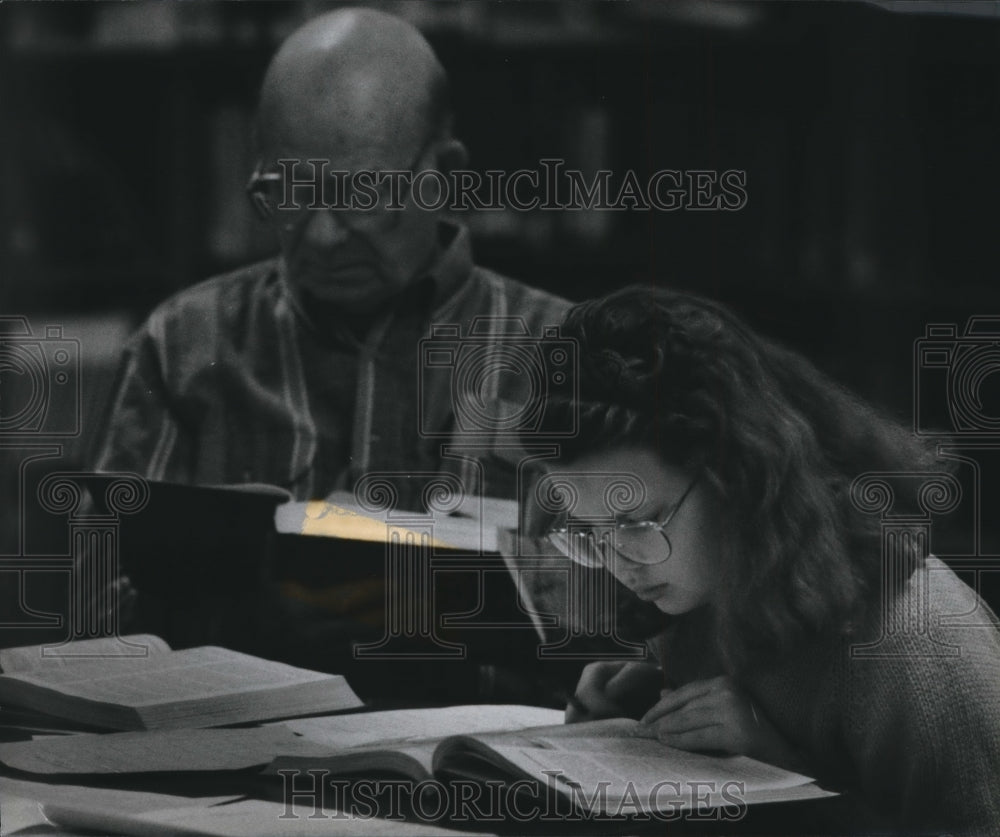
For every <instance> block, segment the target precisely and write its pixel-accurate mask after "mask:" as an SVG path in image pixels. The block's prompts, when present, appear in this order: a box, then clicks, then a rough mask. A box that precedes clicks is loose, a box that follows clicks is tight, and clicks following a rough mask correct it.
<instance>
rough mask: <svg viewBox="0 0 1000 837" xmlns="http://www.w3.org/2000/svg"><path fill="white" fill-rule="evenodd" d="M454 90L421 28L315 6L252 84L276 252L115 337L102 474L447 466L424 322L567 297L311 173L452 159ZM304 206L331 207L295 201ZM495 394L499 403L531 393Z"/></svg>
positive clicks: (410, 204) (203, 477) (239, 477)
mask: <svg viewBox="0 0 1000 837" xmlns="http://www.w3.org/2000/svg"><path fill="white" fill-rule="evenodd" d="M447 87H448V85H447V78H446V76H445V73H444V70H443V69H442V67H441V65H440V64H439V63H438V61H437V58H436V57H435V55H434V53H433V51H432V50H431V48H430V46H429V45H428V44H427V42H426V41H425V40H424V39H423V37H422V36H421V35H420V34H419V33H418V32H417V31H416V30H415V29H413V28H412V27H411V26H410V25H408V24H407V23H405V22H403V21H401V20H399V19H397V18H394V17H391V16H388V15H386V14H383V13H380V12H376V11H373V10H363V9H345V10H339V11H336V12H333V13H330V14H327V15H324V16H322V17H318V18H316V19H314V20H312V21H311V22H309V23H307V24H306V25H305V26H303V27H302V28H301V29H299V30H298V31H297V32H295V33H294V34H293V35H292V36H291V37H290V38H289V39H288V40H287V41H286V42H285V43H284V45H283V46H282V47H281V49H280V50H279V52H278V53H277V55H276V56H275V58H274V59H273V61H272V62H271V65H270V67H269V68H268V71H267V74H266V77H265V80H264V84H263V89H262V92H261V97H260V107H259V113H258V127H257V140H258V144H259V161H258V165H257V168H256V170H255V171H254V174H253V177H252V178H251V182H250V186H249V190H250V193H251V197H252V198H253V200H254V204H255V206H256V207H257V208H258V210H259V211H260V212H261V214H262V215H263V216H265V217H266V218H267V219H268V220H269V222H270V223H272V224H273V225H274V228H275V231H276V233H277V236H278V240H279V242H280V248H281V255H280V257H279V258H277V259H274V260H270V261H266V262H263V263H261V264H255V265H252V266H249V267H246V268H244V269H241V270H237V271H236V272H234V273H230V274H228V275H225V276H221V277H216V278H214V279H210V280H208V281H207V282H205V283H202V284H200V285H197V286H195V287H193V288H190V289H188V290H186V291H183V292H182V293H180V294H178V295H176V296H175V297H173V298H172V299H170V300H168V301H167V302H166V303H164V304H163V305H162V306H161V307H160V308H158V309H157V310H156V311H155V312H154V313H153V314H152V316H151V317H150V318H149V320H148V321H147V322H146V323H145V325H144V326H143V327H142V328H141V329H140V330H139V332H138V333H137V334H136V335H135V336H134V338H133V339H132V341H131V343H130V345H129V347H128V350H127V354H126V358H125V363H124V367H123V370H122V373H121V378H120V381H119V385H118V387H117V390H116V393H115V396H114V401H113V411H112V416H111V420H110V424H109V426H108V428H107V430H106V435H105V438H104V440H103V444H102V445H101V446H100V448H99V455H98V458H97V463H96V464H97V467H98V468H99V469H101V470H126V471H136V472H138V473H141V474H143V475H144V476H146V477H148V478H151V479H156V480H167V481H172V482H189V483H197V484H223V483H245V482H266V483H271V484H275V485H279V486H282V487H284V488H287V489H289V490H290V491H291V492H292V494H293V495H294V496H295V497H296V498H297V499H315V498H322V497H324V496H326V495H327V494H329V493H330V492H331V491H333V490H337V489H347V490H350V489H351V488H352V487H353V486H354V484H355V483H356V481H357V479H358V478H359V477H361V476H362V475H364V474H366V473H371V472H377V471H401V470H411V471H414V472H418V471H420V472H427V471H435V470H438V469H440V468H442V467H445V468H448V469H451V470H454V469H455V468H454V463H449V462H443V461H442V455H441V453H440V450H441V444H442V441H448V438H447V436H448V432H449V429H451V428H454V429H455V430H456V432H458V431H460V430H461V428H459V427H457V426H456V422H455V416H454V410H453V406H454V405H453V404H452V403H451V401H452V391H451V389H450V386H449V383H450V382H449V380H448V377H447V375H435V376H432V377H428V376H424V375H423V374H422V372H423V369H422V366H421V357H420V352H419V345H420V341H421V339H422V338H426V337H428V336H429V333H430V327H431V326H432V325H433V324H457V325H459V326H460V327H461V334H462V335H466V334H468V333H469V329H470V328H471V326H472V322H473V320H474V319H475V318H476V317H482V316H486V317H515V316H516V317H521V318H523V319H524V322H525V324H526V325H527V326H528V329H529V331H530V333H531V334H533V335H535V336H539V335H540V334H541V329H542V327H543V326H544V325H548V324H556V323H559V322H560V321H561V319H562V315H563V313H564V311H565V308H566V303H565V302H564V301H563V300H561V299H559V298H556V297H553V296H551V295H549V294H546V293H543V292H541V291H538V290H534V289H531V288H528V287H526V286H525V285H522V284H520V283H518V282H515V281H513V280H511V279H507V278H505V277H503V276H499V275H497V274H495V273H492V272H490V271H487V270H484V269H482V268H479V267H476V266H474V265H473V263H472V261H471V256H470V244H469V236H468V232H467V231H466V230H465V229H464V228H462V227H461V226H458V225H455V224H452V223H448V222H446V221H444V220H443V219H442V217H441V214H440V212H435V211H430V210H428V209H427V208H426V207H425V206H422V205H417V203H416V202H415V201H414V196H413V194H412V192H411V190H409V189H407V188H406V184H405V181H404V182H403V185H402V188H399V189H396V190H395V192H390V193H389V194H386V195H384V196H383V195H382V194H380V195H379V200H378V201H376V202H375V204H376V205H375V206H374V207H373V208H371V209H356V208H355V209H352V208H350V201H347V200H345V198H346V196H345V195H344V194H342V193H341V194H340V195H339V197H336V195H335V194H334V193H335V189H336V188H339V187H341V186H343V184H345V183H346V184H350V183H351V182H352V178H350V177H343V178H341V179H340V180H338V181H336V182H331V181H332V178H330V177H328V178H327V182H325V183H324V182H322V178H317V179H316V180H315V181H313V180H312V179H311V178H312V176H313V175H314V174H316V173H321V174H326V175H329V173H330V172H341V173H347V174H351V173H355V172H359V171H369V172H374V173H376V174H378V173H381V172H387V171H393V170H394V171H400V170H403V171H413V172H417V171H421V170H425V169H435V170H437V171H439V172H443V173H447V172H449V171H451V170H453V169H455V168H456V167H460V166H461V165H462V164H463V163H464V161H465V159H466V152H465V148H464V147H463V145H462V144H461V143H460V142H459V141H458V140H456V139H455V138H453V137H452V135H451V131H450V121H451V120H450V112H449V106H448V95H447ZM324 164H327V165H325V167H324ZM285 177H288V178H290V182H287V183H286V182H284V178H285ZM398 182H400V181H397V183H398ZM380 183H381V184H382V185H383V187H384V184H388V183H389V179H387V178H382V179H381V181H380ZM335 198H336V199H335ZM317 201H325V203H326V205H327V206H328V205H329V204H331V203H332V204H334V207H332V208H331V207H329V206H328V208H316V209H309V208H308V207H309V205H314V206H315V205H316V203H317ZM387 203H388V204H390V206H388V207H387V206H386V204H387ZM341 206H346V207H347V208H344V209H341V208H336V207H341ZM393 206H401V207H402V208H393ZM486 377H489V376H486ZM515 377H516V376H515ZM522 377H523V376H522ZM514 383H515V384H517V383H520V384H523V383H524V382H523V381H520V382H517V381H514ZM421 387H423V388H424V389H423V392H421V391H420V388H421ZM502 390H503V384H501V385H500V389H499V390H494V391H493V393H492V395H493V396H495V397H496V398H497V399H498V401H503V399H504V396H505V395H512V396H514V397H515V398H521V397H523V396H524V393H523V391H521V392H520V393H516V392H513V391H512V392H510V393H505V392H503V391H502ZM418 404H423V405H425V409H424V410H422V411H420V413H421V414H420V415H418ZM491 409H493V407H491V406H490V405H487V406H486V412H487V424H488V416H489V414H490V410H491ZM496 409H497V410H500V409H502V408H501V407H499V406H496ZM477 429H482V428H477ZM459 437H460V434H459V436H456V438H459ZM477 438H480V439H481V434H480V435H479V436H478V437H477ZM403 488H404V491H403V494H402V497H401V500H402V502H403V503H404V504H406V503H408V504H409V505H410V506H413V505H414V504H415V503H417V497H416V496H409V495H407V493H406V491H405V488H406V486H405V484H404V486H403ZM415 488H416V487H415ZM473 488H474V489H475V490H478V491H482V492H483V493H493V494H509V493H510V492H511V491H512V490H513V483H512V482H511V472H510V470H509V469H508V472H507V474H506V475H505V474H504V473H503V468H502V467H494V468H492V469H490V468H487V469H486V484H485V485H475V486H473ZM404 507H405V506H404Z"/></svg>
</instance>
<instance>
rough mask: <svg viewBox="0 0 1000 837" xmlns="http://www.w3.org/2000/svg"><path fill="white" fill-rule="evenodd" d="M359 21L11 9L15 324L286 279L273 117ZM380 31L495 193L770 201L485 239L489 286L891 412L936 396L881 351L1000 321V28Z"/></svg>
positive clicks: (792, 23)
mask: <svg viewBox="0 0 1000 837" xmlns="http://www.w3.org/2000/svg"><path fill="white" fill-rule="evenodd" d="M341 5H346V4H342V3H327V2H301V1H300V0H293V1H292V2H267V1H266V0H259V2H253V3H237V2H209V1H208V0H192V2H143V1H142V0H139V1H138V2H123V3H110V2H109V3H91V2H82V3H53V2H39V3H26V2H25V3H0V50H2V52H0V107H2V110H3V113H2V119H0V176H2V178H3V183H4V184H5V186H4V189H3V190H0V201H2V217H3V219H4V223H3V225H2V231H0V236H2V238H0V276H2V285H0V305H2V306H3V308H4V309H5V310H8V311H17V312H23V313H27V314H32V313H34V312H38V313H44V314H50V313H51V314H54V315H66V316H70V315H74V316H76V315H94V316H101V315H104V314H105V313H107V312H109V311H110V312H114V316H116V317H119V318H121V317H125V318H126V319H127V320H128V321H130V322H132V323H134V322H136V321H138V319H140V318H141V317H142V316H144V315H145V314H146V313H147V312H148V311H149V310H150V309H151V308H152V307H153V306H154V305H155V304H156V303H157V302H158V301H160V300H162V299H163V298H165V297H166V296H168V295H169V294H171V293H173V292H175V291H177V290H179V289H181V288H183V287H185V286H187V285H190V284H193V283H194V282H197V281H199V280H201V279H203V278H205V277H207V276H210V275H212V274H214V273H217V272H219V271H221V270H225V269H228V268H231V267H235V266H237V265H239V264H241V263H245V262H247V261H251V260H254V259H258V258H262V257H264V256H266V255H268V254H270V253H271V252H273V251H274V249H275V245H274V241H273V239H272V238H271V237H270V235H269V233H268V231H267V230H266V228H264V227H263V226H262V225H260V224H259V223H258V222H257V221H256V220H255V219H254V217H253V215H252V213H251V212H250V208H249V206H248V205H247V204H246V202H245V198H244V194H243V186H244V182H245V180H246V177H247V175H248V173H249V171H250V170H251V168H252V166H253V162H254V161H253V150H252V144H251V136H250V135H251V130H250V129H251V121H252V116H253V109H254V104H255V99H256V95H257V88H258V86H259V83H260V80H261V78H262V76H263V72H264V69H265V67H266V64H267V61H268V60H269V58H270V56H271V54H272V53H273V51H274V49H275V48H276V46H277V45H278V44H279V43H280V41H281V40H282V39H283V38H284V37H285V36H286V35H287V34H288V33H290V32H291V31H292V30H294V29H295V28H296V27H297V26H298V25H299V24H300V23H302V22H303V21H305V20H306V19H308V18H310V17H312V16H314V15H315V14H318V13H320V12H322V11H325V10H328V9H331V8H336V7H338V6H341ZM364 5H371V6H375V7H377V8H382V9H384V10H387V11H390V12H392V13H395V14H398V15H400V16H402V17H405V18H407V19H408V20H410V21H412V22H413V23H414V24H415V25H417V26H418V27H419V28H421V29H422V30H423V31H424V32H425V33H426V35H427V37H428V38H429V40H430V41H431V42H432V44H433V45H434V46H435V48H436V49H437V51H438V53H439V55H440V56H441V59H442V61H443V63H444V64H445V66H446V68H447V70H448V71H449V73H450V76H451V79H452V86H453V98H454V104H455V110H456V117H457V122H456V133H457V134H458V135H459V136H460V137H461V138H462V139H463V140H464V141H465V142H466V144H467V146H468V147H469V149H470V153H471V160H470V166H471V167H472V168H474V169H476V170H479V171H487V170H491V169H502V170H506V171H512V170H515V169H518V168H529V169H537V168H538V166H539V161H540V160H542V159H546V158H561V159H563V160H565V161H566V165H567V166H568V167H576V168H579V169H581V170H583V171H585V172H586V171H595V170H597V169H604V168H606V169H611V170H613V171H615V172H625V171H629V170H632V171H635V172H636V173H637V176H638V177H639V178H640V179H642V178H644V177H648V176H649V175H650V174H651V173H653V172H655V171H658V170H661V169H675V170H682V171H683V170H696V169H707V170H716V171H723V170H727V169H737V170H742V171H745V172H746V177H747V193H748V201H747V204H746V206H745V207H743V208H742V209H740V210H739V211H736V212H722V211H715V212H692V211H684V210H682V211H675V212H655V211H653V212H610V211H604V212H602V211H599V210H589V211H585V212H572V213H571V212H556V213H553V212H546V211H543V210H537V211H533V212H521V213H517V212H501V213H490V212H479V213H476V212H469V213H464V214H463V216H462V217H461V220H463V221H464V222H466V223H468V224H469V226H470V227H471V229H472V231H473V234H474V241H475V250H476V254H477V260H478V261H479V262H480V263H482V264H485V265H487V266H490V267H494V268H496V269H498V270H501V271H503V272H505V273H508V274H510V275H513V276H516V277H518V278H522V279H525V280H527V281H529V282H531V283H533V284H536V285H539V286H541V287H545V288H548V289H550V290H553V291H556V292H559V293H563V294H565V295H567V296H569V297H570V298H574V299H579V298H584V297H587V296H593V295H596V294H599V293H603V292H606V291H607V290H610V289H612V288H614V287H618V286H621V285H624V284H626V283H629V282H636V281H640V282H654V283H658V284H664V285H671V286H674V287H680V288H685V289H689V290H694V291H698V292H701V293H704V294H706V295H709V296H713V297H716V298H720V299H722V300H724V301H726V302H729V303H731V304H733V305H734V306H736V307H737V308H738V309H739V310H740V311H741V312H742V313H744V314H745V315H746V316H747V317H748V318H750V319H751V320H752V321H753V322H755V323H757V324H758V325H761V326H762V327H764V328H766V329H767V330H768V331H770V332H771V333H772V334H775V335H776V336H778V337H779V338H782V339H786V340H787V341H788V342H791V343H793V344H795V345H797V346H799V347H800V348H803V349H804V350H806V351H808V352H809V353H810V354H812V356H813V357H814V358H816V359H817V360H818V361H820V363H821V364H823V365H825V366H827V368H829V369H831V371H834V372H835V374H837V375H838V376H839V377H841V378H842V379H843V380H845V381H846V382H847V383H849V384H851V385H853V386H855V387H857V388H859V389H861V390H862V392H864V393H865V394H867V395H869V396H870V397H875V398H876V399H877V400H882V401H884V402H887V403H890V404H893V403H899V404H905V403H907V399H908V389H907V388H908V386H909V382H908V381H907V380H904V379H902V378H900V376H899V375H898V374H897V375H896V379H898V384H894V385H893V386H895V387H896V389H897V390H898V391H892V389H893V387H892V386H890V387H889V389H888V390H887V388H886V386H885V383H884V381H883V380H882V379H881V378H880V377H879V376H880V375H882V374H883V373H884V372H885V367H884V365H883V364H881V363H879V362H876V363H873V362H872V360H873V359H872V357H871V354H872V352H873V351H874V349H873V346H881V347H888V348H887V349H886V351H887V352H888V354H887V355H886V357H887V358H890V359H891V363H893V364H897V362H898V361H899V360H900V358H899V357H896V356H895V355H894V354H893V353H894V352H895V353H896V354H899V353H900V352H902V353H905V352H906V351H908V350H909V349H908V346H909V345H910V344H911V343H912V339H913V338H914V337H916V336H919V334H921V333H922V331H923V323H924V322H926V321H927V318H928V317H930V318H931V319H932V320H936V321H940V320H942V319H944V320H945V321H947V320H949V319H959V318H962V317H964V316H966V315H967V314H968V313H982V312H984V311H987V310H1000V287H998V284H997V283H996V282H995V280H994V278H993V274H994V272H995V270H996V265H997V264H998V263H1000V259H998V258H997V257H998V256H1000V243H998V242H1000V237H998V236H996V235H995V234H994V233H995V225H996V214H995V210H992V209H991V206H992V201H993V198H992V197H991V196H993V195H996V194H998V192H1000V190H998V188H997V187H998V185H1000V157H998V156H997V155H996V153H995V149H996V148H997V147H1000V72H998V67H997V62H998V57H997V56H998V55H1000V52H998V49H997V47H998V46H1000V21H997V20H994V19H989V17H988V16H987V17H982V16H975V15H963V16H961V17H946V16H945V17H943V16H941V15H928V16H921V15H920V14H899V13H892V12H890V11H887V8H886V6H887V4H881V5H880V4H876V3H789V2H769V3H752V2H727V3H722V2H705V0H691V1H690V2H688V0H681V2H670V3H663V2H631V3H604V2H586V1H584V2H577V1H576V0H574V1H573V2H570V1H569V0H565V1H564V2H517V3H508V2H480V3H469V2H457V0H438V2H381V3H368V4H364ZM889 5H891V4H889ZM987 5H990V4H987ZM976 309H978V310H976ZM900 347H901V348H900ZM885 363H886V364H888V363H890V360H886V361H885ZM894 368H896V369H897V372H898V366H896V367H894ZM903 368H904V369H905V368H907V367H906V366H905V365H904V367H903ZM904 390H905V392H904Z"/></svg>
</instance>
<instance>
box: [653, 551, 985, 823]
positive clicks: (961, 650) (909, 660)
mask: <svg viewBox="0 0 1000 837" xmlns="http://www.w3.org/2000/svg"><path fill="white" fill-rule="evenodd" d="M889 599H890V603H889V605H888V607H887V608H886V609H885V610H886V613H885V614H883V613H882V610H883V608H882V607H881V606H878V607H876V608H874V611H877V612H872V613H871V614H870V617H869V618H868V619H866V621H865V623H864V624H863V625H860V626H859V627H858V629H857V630H855V631H854V632H853V633H852V634H851V635H850V636H849V637H843V636H842V637H836V638H830V639H826V640H823V641H816V642H812V643H807V644H803V646H802V647H801V648H800V649H799V650H798V651H796V652H795V653H793V654H791V655H787V656H784V657H782V658H781V659H780V660H775V661H774V662H772V663H769V664H767V665H758V666H757V667H755V668H754V669H753V671H752V672H751V673H750V674H749V675H747V676H745V677H744V678H742V679H741V682H740V685H741V686H742V687H743V688H744V689H745V690H746V691H747V692H748V693H749V694H750V696H751V697H752V699H753V700H754V702H755V703H756V705H757V706H758V707H759V708H760V709H761V710H763V712H764V713H765V714H766V715H767V717H768V719H769V720H770V721H771V723H772V724H773V725H774V726H775V727H776V728H777V729H778V731H779V732H780V733H782V735H783V736H784V737H785V739H786V741H787V742H788V743H789V744H790V745H791V746H792V747H793V748H794V749H796V750H797V751H798V752H799V754H800V755H801V757H802V759H803V762H804V764H805V768H806V771H807V772H810V773H811V775H813V776H814V777H816V778H817V779H818V780H819V781H820V783H821V784H823V785H824V786H826V787H830V788H833V789H837V790H841V791H845V792H847V793H848V796H847V800H848V801H850V800H852V799H854V800H857V801H858V802H860V803H861V805H859V806H857V807H858V808H866V809H867V808H868V807H869V806H870V809H871V810H872V811H873V812H875V813H876V814H877V816H878V820H879V821H878V823H876V821H875V820H874V819H871V818H868V817H867V814H866V813H862V812H861V811H860V810H857V809H856V810H854V811H853V812H852V815H851V817H850V818H851V819H853V820H854V823H853V825H854V826H856V827H857V828H858V829H859V830H861V832H862V833H871V831H870V829H872V828H879V829H882V828H885V826H886V825H888V827H889V828H891V829H896V830H899V831H901V832H902V833H906V834H910V833H914V834H945V833H948V834H974V835H998V834H1000V632H998V630H997V620H996V617H995V616H994V615H993V613H992V612H991V611H990V610H989V609H988V608H987V607H986V605H985V604H983V603H982V601H981V600H980V599H979V598H978V597H977V596H976V595H975V593H974V592H973V591H972V590H971V589H970V588H969V587H968V586H967V585H966V584H965V583H963V581H962V580H961V579H959V578H958V577H957V576H956V575H955V574H954V573H953V572H952V571H951V570H950V569H949V568H948V567H947V566H945V565H944V564H943V563H942V562H941V561H939V560H938V559H936V558H933V557H932V558H929V559H927V561H926V564H925V566H924V567H923V568H922V569H919V570H917V571H916V572H915V573H914V574H913V575H912V576H911V577H910V579H909V580H908V581H907V582H906V583H905V586H903V587H902V589H901V590H899V591H897V593H896V594H895V595H894V596H891V597H889ZM883 616H884V618H883ZM680 621H683V620H680ZM682 629H683V626H682V625H675V626H674V627H673V628H671V629H669V630H668V631H667V632H666V633H665V634H664V635H663V636H662V637H661V638H660V640H659V643H658V644H659V645H660V654H661V660H663V662H664V668H665V674H666V676H667V679H668V681H671V682H672V683H673V684H675V685H679V684H681V683H684V682H688V681H690V680H694V679H700V678H703V677H710V676H714V675H715V674H719V673H721V667H720V666H719V664H718V662H717V656H716V655H714V654H712V653H710V652H709V650H708V641H707V639H706V638H705V636H706V635H705V634H704V633H702V634H701V637H702V638H703V639H701V640H699V641H697V642H692V640H691V639H690V637H691V636H692V632H691V631H688V630H682ZM682 635H683V636H684V637H685V639H684V640H683V641H681V636H682ZM872 643H875V644H872ZM883 817H884V821H883V820H882V818H883ZM827 825H829V824H827ZM880 833H881V831H880Z"/></svg>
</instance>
